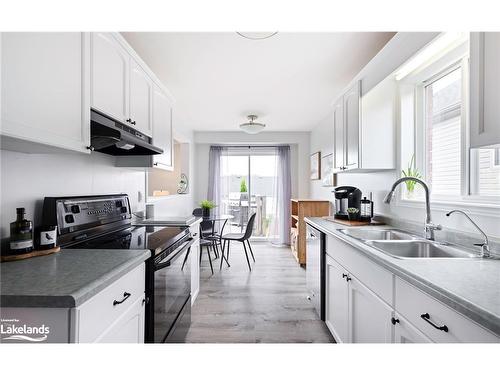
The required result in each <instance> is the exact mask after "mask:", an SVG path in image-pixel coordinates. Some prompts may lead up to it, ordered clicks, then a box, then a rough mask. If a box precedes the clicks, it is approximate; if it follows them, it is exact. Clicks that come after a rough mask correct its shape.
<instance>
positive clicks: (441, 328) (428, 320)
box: [420, 313, 448, 332]
mask: <svg viewBox="0 0 500 375" xmlns="http://www.w3.org/2000/svg"><path fill="white" fill-rule="evenodd" d="M420 317H421V318H422V319H423V320H425V321H426V322H427V323H429V324H430V325H431V326H433V327H434V328H436V329H439V330H440V331H445V332H448V327H447V326H446V325H442V326H438V325H437V324H436V323H434V322H433V321H432V320H431V316H430V315H429V314H428V313H425V314H422V315H420Z"/></svg>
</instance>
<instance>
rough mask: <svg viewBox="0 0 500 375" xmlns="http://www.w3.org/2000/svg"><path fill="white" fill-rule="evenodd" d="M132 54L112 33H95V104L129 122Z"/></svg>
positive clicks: (118, 118) (93, 76) (92, 94)
mask: <svg viewBox="0 0 500 375" xmlns="http://www.w3.org/2000/svg"><path fill="white" fill-rule="evenodd" d="M129 64H130V57H129V55H128V53H127V51H126V50H125V49H124V48H123V47H122V46H121V45H120V43H118V41H117V40H116V39H115V38H114V37H113V35H112V34H111V33H92V90H91V96H92V107H93V108H95V109H97V110H99V111H102V112H104V113H105V114H107V115H110V116H112V117H114V118H115V119H116V120H119V121H122V122H127V123H128V122H129V121H127V120H129V118H130V117H129V107H128V91H129Z"/></svg>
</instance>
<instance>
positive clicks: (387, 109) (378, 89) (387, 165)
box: [359, 76, 397, 170]
mask: <svg viewBox="0 0 500 375" xmlns="http://www.w3.org/2000/svg"><path fill="white" fill-rule="evenodd" d="M396 103H397V84H396V81H395V79H394V78H393V77H392V76H390V77H388V78H386V79H385V80H383V81H382V82H380V83H379V84H378V85H377V86H375V87H374V88H372V89H371V90H370V91H368V92H367V93H366V94H364V95H363V96H362V98H361V126H360V132H361V134H360V138H359V139H360V143H361V146H362V149H361V152H360V156H359V162H360V168H363V169H366V170H370V169H394V168H396Z"/></svg>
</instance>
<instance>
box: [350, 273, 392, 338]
mask: <svg viewBox="0 0 500 375" xmlns="http://www.w3.org/2000/svg"><path fill="white" fill-rule="evenodd" d="M348 284H349V342H352V343H390V342H391V339H392V338H391V335H392V324H391V317H392V311H393V309H392V307H391V306H389V305H388V304H386V303H385V302H384V301H382V300H381V299H380V298H378V297H377V296H376V295H375V294H374V293H373V292H372V291H371V290H370V289H368V288H367V287H366V286H364V285H363V284H362V283H361V282H360V281H359V280H357V279H356V278H355V277H354V276H349V281H348Z"/></svg>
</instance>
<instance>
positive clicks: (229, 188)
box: [220, 147, 278, 239]
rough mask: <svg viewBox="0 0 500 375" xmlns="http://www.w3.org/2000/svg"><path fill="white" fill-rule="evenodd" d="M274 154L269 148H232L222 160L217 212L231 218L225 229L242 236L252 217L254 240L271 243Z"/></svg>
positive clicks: (274, 209) (275, 162) (274, 205)
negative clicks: (264, 240) (219, 197)
mask: <svg viewBox="0 0 500 375" xmlns="http://www.w3.org/2000/svg"><path fill="white" fill-rule="evenodd" d="M277 164H278V163H277V154H276V151H275V149H274V148H271V147H231V148H227V149H226V150H225V152H224V153H223V154H222V157H221V179H222V181H221V185H222V189H221V195H222V196H221V200H220V201H221V207H220V209H221V210H220V211H221V212H222V213H225V214H230V215H232V216H234V218H233V219H232V220H230V221H229V223H228V225H227V227H226V229H227V230H230V231H231V232H243V231H245V229H246V223H247V222H248V219H249V218H250V216H251V215H252V214H253V213H255V214H256V220H255V224H254V230H253V238H254V239H256V238H257V239H258V238H260V239H272V236H273V234H272V233H270V227H271V223H272V221H273V220H274V218H275V216H276V204H277V200H276V196H275V191H276V181H277Z"/></svg>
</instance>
